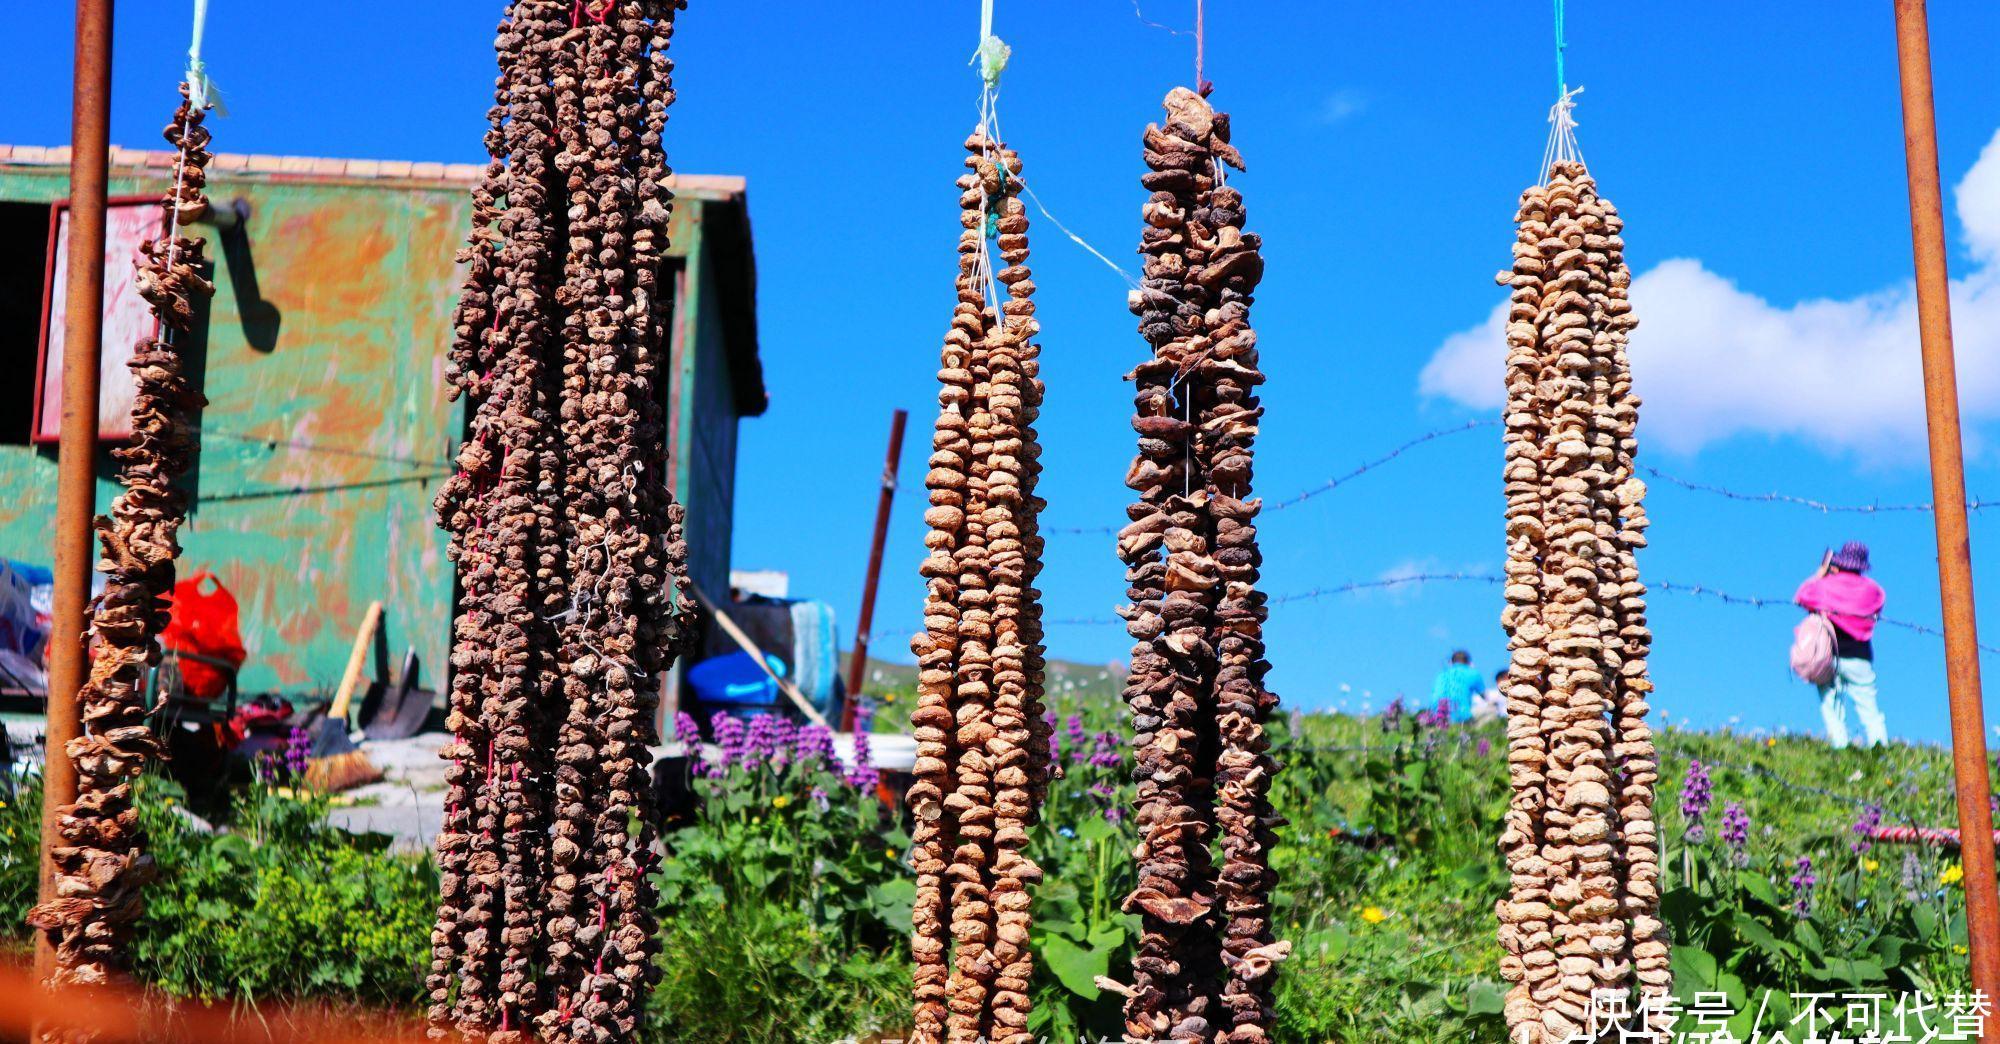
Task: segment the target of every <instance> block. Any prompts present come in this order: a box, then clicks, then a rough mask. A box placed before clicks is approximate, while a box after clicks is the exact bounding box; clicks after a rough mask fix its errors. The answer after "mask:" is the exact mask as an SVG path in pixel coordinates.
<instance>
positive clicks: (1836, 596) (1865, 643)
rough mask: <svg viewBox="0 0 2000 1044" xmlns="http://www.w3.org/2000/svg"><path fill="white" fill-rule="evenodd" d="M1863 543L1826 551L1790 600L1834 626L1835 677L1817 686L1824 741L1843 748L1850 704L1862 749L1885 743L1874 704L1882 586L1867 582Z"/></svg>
mask: <svg viewBox="0 0 2000 1044" xmlns="http://www.w3.org/2000/svg"><path fill="white" fill-rule="evenodd" d="M1867 572H1868V545H1867V544H1864V543H1861V542H1860V541H1858V540H1851V541H1849V542H1847V543H1846V544H1844V545H1842V546H1841V549H1840V550H1839V551H1837V552H1836V551H1829V552H1827V555H1826V557H1825V558H1824V559H1822V560H1821V561H1820V564H1819V571H1818V572H1816V573H1814V574H1813V575H1812V576H1811V577H1810V578H1809V579H1807V580H1806V582H1805V583H1803V584H1801V585H1799V593H1798V594H1796V595H1793V596H1792V601H1794V602H1797V603H1798V604H1800V605H1802V606H1804V607H1805V608H1806V609H1808V610H1810V611H1812V612H1816V613H1825V614H1826V617H1827V619H1828V620H1831V621H1832V622H1833V637H1834V643H1835V644H1834V655H1835V657H1836V659H1835V661H1834V673H1833V678H1832V680H1830V681H1828V682H1827V683H1826V684H1824V685H1821V686H1820V687H1819V713H1820V717H1821V718H1823V719H1825V720H1826V738H1827V739H1828V740H1830V741H1831V742H1832V743H1833V745H1834V746H1835V747H1845V746H1847V708H1846V706H1845V704H1846V703H1852V704H1854V716H1855V717H1856V718H1858V719H1860V721H1861V731H1862V734H1863V743H1862V745H1863V746H1868V747H1875V746H1880V745H1882V744H1884V743H1887V742H1889V733H1888V729H1887V727H1886V726H1885V725H1884V724H1883V721H1882V710H1881V708H1879V707H1877V706H1876V704H1875V645H1874V638H1875V622H1876V621H1877V620H1879V619H1880V618H1881V616H1882V603H1883V601H1884V599H1885V597H1886V596H1885V595H1884V594H1883V593H1882V585H1881V584H1878V583H1876V582H1875V581H1873V580H1870V579H1868V577H1867V576H1866V575H1864V574H1866V573H1867Z"/></svg>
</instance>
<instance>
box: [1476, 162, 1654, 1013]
mask: <svg viewBox="0 0 2000 1044" xmlns="http://www.w3.org/2000/svg"><path fill="white" fill-rule="evenodd" d="M1516 221H1517V223H1518V234H1517V236H1516V241H1515V245H1514V264H1513V267H1512V269H1511V270H1510V271H1507V272H1503V273H1501V275H1500V277H1499V280H1500V282H1502V283H1503V284H1506V285H1508V286H1510V287H1512V296H1511V303H1510V305H1509V309H1508V316H1507V327H1506V336H1507V352H1508V354H1507V377H1506V381H1507V407H1506V417H1505V425H1506V436H1505V441H1506V453H1505V461H1506V463H1505V469H1506V470H1505V474H1504V479H1505V486H1504V489H1505V494H1506V498H1507V509H1506V529H1507V566H1506V581H1507V583H1506V588H1505V597H1506V603H1507V604H1506V608H1505V609H1504V610H1503V612H1502V623H1503V624H1504V626H1505V628H1506V630H1507V634H1508V642H1509V649H1510V651H1511V660H1510V664H1509V668H1508V677H1507V682H1506V685H1505V695H1506V697H1507V709H1508V725H1507V728H1508V766H1509V772H1510V775H1511V782H1512V785H1513V791H1514V796H1513V799H1512V802H1511V803H1510V805H1509V808H1508V811H1507V814H1506V819H1505V825H1504V829H1503V832H1502V834H1501V839H1500V840H1501V848H1502V850H1503V852H1504V853H1505V856H1506V859H1507V863H1508V870H1509V872H1510V875H1511V883H1510V888H1509V894H1508V896H1507V898H1505V899H1503V900H1502V901H1501V902H1500V904H1499V907H1498V915H1499V921H1500V928H1499V937H1500V942H1501V946H1502V948H1503V950H1504V951H1505V952H1504V956H1503V958H1502V963H1501V970H1502V972H1503V973H1504V974H1505V976H1506V978H1507V980H1508V981H1509V982H1510V983H1512V984H1513V985H1512V987H1511V989H1510V991H1509V993H1508V996H1507V1000H1506V1005H1505V1008H1506V1016H1507V1021H1508V1025H1509V1032H1510V1037H1509V1039H1510V1040H1514V1041H1518V1042H1521V1044H1538V1042H1554V1041H1560V1040H1567V1039H1572V1037H1573V1036H1574V1035H1576V1034H1578V1033H1581V1032H1583V1031H1584V1030H1585V1028H1586V1027H1587V1025H1588V1023H1589V1014H1588V1013H1589V1011H1590V1008H1591V997H1592V994H1593V993H1595V992H1597V991H1600V990H1612V991H1621V992H1622V991H1636V992H1637V993H1638V994H1639V995H1640V996H1641V997H1646V996H1664V995H1665V994H1666V993H1667V992H1668V991H1669V989H1670V987H1671V974H1670V972H1669V970H1668V966H1667V962H1668V950H1667V939H1666V930H1665V927H1664V926H1663V925H1662V924H1661V922H1660V920H1659V845H1658V839H1657V832H1656V828H1655V825H1654V817H1653V785H1654V783H1655V781H1656V780H1657V778H1658V764H1657V756H1656V754H1655V751H1654V747H1653V742H1652V732H1651V730H1650V728H1649V727H1648V726H1647V724H1646V713H1647V709H1648V707H1647V702H1646V699H1647V694H1648V693H1649V692H1651V690H1652V683H1651V681H1650V679H1649V678H1648V676H1647V672H1646V655H1647V651H1648V649H1649V647H1650V645H1651V638H1652V635H1651V632H1650V631H1648V630H1647V628H1646V601H1645V595H1646V588H1645V586H1644V585H1643V584H1642V583H1641V582H1640V580H1639V570H1638V566H1637V562H1636V558H1635V552H1636V550H1637V549H1638V548H1640V547H1643V546H1645V529H1646V524H1647V523H1646V515H1645V507H1644V498H1645V492H1646V490H1645V484H1644V483H1643V482H1641V481H1640V480H1639V479H1638V477H1637V476H1636V475H1635V473H1634V465H1633V458H1634V454H1635V453H1636V451H1637V441H1636V438H1635V434H1634V431H1635V425H1636V422H1637V419H1638V407H1639V400H1638V397H1637V396H1635V395H1633V394H1632V377H1631V368H1630V364H1629V360H1628V359H1627V356H1626V342H1627V339H1628V337H1629V336H1630V332H1631V330H1632V328H1633V326H1635V325H1636V323H1637V320H1636V319H1635V318H1634V316H1633V315H1632V312H1631V304H1630V301H1629V299H1628V291H1629V289H1630V286H1631V281H1632V279H1631V272H1630V270H1629V269H1628V268H1627V267H1626V265H1625V259H1624V240H1623V238H1622V236H1621V232H1622V230H1623V222H1622V221H1621V220H1620V218H1619V216H1618V211H1617V209H1616V208H1615V207H1613V206H1612V205H1611V204H1610V203H1609V202H1608V201H1606V200H1604V199H1603V198H1601V197H1600V196H1598V194H1597V186H1596V182H1595V181H1594V180H1593V179H1592V178H1591V177H1590V175H1589V173H1588V172H1587V171H1586V170H1585V169H1584V166H1583V164H1582V163H1580V162H1576V161H1573V160H1569V159H1562V160H1559V161H1558V162H1556V163H1554V164H1553V165H1552V166H1551V167H1550V169H1549V172H1548V177H1547V179H1546V180H1545V182H1544V183H1543V184H1540V185H1536V186H1534V187H1532V188H1530V189H1528V190H1527V191H1526V192H1524V193H1523V194H1522V196H1521V206H1520V210H1519V212H1518V214H1517V217H1516Z"/></svg>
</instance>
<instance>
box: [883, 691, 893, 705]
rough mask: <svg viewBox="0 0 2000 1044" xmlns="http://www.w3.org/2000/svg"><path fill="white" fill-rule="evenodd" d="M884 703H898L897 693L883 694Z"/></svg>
mask: <svg viewBox="0 0 2000 1044" xmlns="http://www.w3.org/2000/svg"><path fill="white" fill-rule="evenodd" d="M882 702H883V703H894V702H896V694H895V693H893V692H885V693H883V694H882Z"/></svg>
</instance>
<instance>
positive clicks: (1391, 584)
mask: <svg viewBox="0 0 2000 1044" xmlns="http://www.w3.org/2000/svg"><path fill="white" fill-rule="evenodd" d="M1500 426H1501V421H1500V420H1499V419H1497V418H1481V419H1474V420H1470V421H1466V422H1465V423H1462V424H1454V425H1450V426H1448V427H1443V428H1437V429H1433V430H1431V431H1426V432H1423V433H1421V434H1419V435H1416V436H1413V437H1411V438H1408V439H1405V440H1404V441H1402V442H1401V443H1398V444H1397V445H1395V446H1394V447H1392V448H1390V449H1388V450H1386V451H1384V452H1382V453H1380V454H1378V455H1376V456H1374V457H1371V458H1369V459H1367V460H1365V461H1363V462H1362V463H1360V464H1357V465H1355V466H1354V467H1353V468H1351V469H1349V470H1348V471H1346V472H1343V473H1341V474H1339V475H1336V476H1334V477H1332V478H1329V479H1327V480H1326V481H1325V482H1323V483H1321V484H1319V485H1316V486H1312V487H1310V488H1307V489H1304V490H1301V491H1300V492H1298V493H1296V494H1294V495H1292V496H1290V497H1287V498H1285V499H1283V500H1280V501H1275V502H1273V503H1270V504H1268V505H1266V506H1265V508H1264V511H1265V513H1266V514H1268V513H1270V512H1275V511H1283V510H1286V509H1288V508H1292V507H1296V506H1298V505H1300V504H1303V503H1305V502H1307V501H1310V500H1313V499H1316V498H1318V497H1321V496H1323V495H1325V494H1327V493H1331V492H1333V491H1335V490H1337V489H1342V488H1345V487H1346V486H1347V485H1349V484H1351V483H1352V482H1354V480H1356V479H1358V478H1360V477H1361V476H1363V475H1366V474H1368V473H1369V472H1372V471H1375V470H1378V469H1380V468H1384V467H1388V466H1389V465H1391V464H1394V463H1396V462H1397V461H1400V460H1406V459H1409V458H1408V457H1406V456H1405V454H1408V453H1409V452H1410V451H1411V450H1414V449H1416V448H1418V447H1420V446H1423V445H1425V444H1428V443H1431V442H1436V441H1439V440H1441V439H1447V438H1450V437H1451V436H1453V435H1460V434H1464V433H1467V432H1472V431H1479V430H1483V429H1487V428H1498V427H1500ZM1641 470H1643V471H1644V472H1645V473H1646V474H1647V475H1648V476H1650V477H1651V478H1653V479H1656V480H1659V481H1662V482H1665V483H1668V484H1670V485H1673V486H1677V487H1679V488H1681V489H1684V490H1688V491H1690V492H1698V493H1705V494H1709V495H1713V496H1719V497H1723V498H1726V499H1729V500H1736V501H1741V502H1746V503H1758V504H1775V505H1787V506H1792V507H1799V508H1804V509H1807V510H1812V511H1817V512H1820V513H1821V514H1837V513H1838V514H1889V513H1916V512H1929V511H1931V510H1932V505H1931V504H1929V503H1914V502H1913V503H1892V504H1880V503H1874V504H1837V503H1832V502H1828V501H1822V500H1816V499H1812V498H1809V497H1801V496H1794V495H1791V494H1786V493H1776V492H1772V493H1747V492H1743V491H1741V490H1736V489H1731V488H1728V487H1725V486H1718V485H1713V484H1710V483H1704V482H1694V481H1692V480H1689V479H1685V478H1681V477H1678V476H1676V475H1672V474H1669V473H1667V472H1664V471H1661V470H1660V469H1658V468H1655V467H1651V466H1644V465H1642V466H1641ZM1966 507H1967V509H1968V510H1972V511H1979V510H1983V509H1987V508H1994V507H2000V501H1986V500H1979V499H1973V500H1970V501H1968V502H1967V503H1966ZM1118 529H1119V527H1117V526H1108V525H1106V526H1051V527H1045V528H1044V529H1043V530H1042V532H1043V533H1044V534H1050V535H1112V534H1115V533H1117V532H1118ZM1504 582H1505V577H1502V576H1499V575H1497V574H1493V573H1474V572H1418V573H1406V574H1395V575H1387V576H1382V577H1377V578H1374V579H1369V580H1350V581H1346V582H1343V583H1336V584H1326V585H1321V586H1317V587H1312V588H1308V589H1305V590H1302V591H1293V592H1289V593H1286V594H1281V595H1275V596H1272V597H1271V598H1270V599H1269V602H1268V604H1270V605H1273V606H1279V605H1286V604H1289V603H1297V602H1314V601H1319V600H1321V599H1324V598H1331V597H1334V596H1336V595H1344V594H1355V593H1360V592H1366V591H1374V590H1383V589H1389V588H1397V587H1403V586H1407V585H1411V584H1430V583H1483V584H1489V585H1498V584H1501V583H1504ZM1648 587H1649V589H1651V590H1653V591H1656V592H1659V593H1662V594H1672V595H1679V596H1684V597H1687V598H1691V599H1709V600H1713V601H1717V602H1721V603H1723V604H1726V605H1732V606H1739V607H1744V608H1750V609H1758V610H1762V609H1770V608H1791V607H1793V602H1792V600H1791V599H1790V598H1780V597H1766V596H1760V595H1741V594H1735V593H1732V592H1729V591H1725V590H1722V589H1720V588H1717V587H1714V586H1712V585H1708V584H1699V583H1680V582H1676V581H1672V580H1665V581H1654V582H1652V583H1650V584H1648ZM1123 622H1124V621H1123V619H1122V618H1121V617H1118V616H1115V615H1098V616H1069V617H1055V618H1051V619H1048V620H1045V621H1044V625H1045V626H1049V627H1103V626H1111V625H1116V624H1122V623H1123ZM1876 622H1877V623H1878V624H1880V625H1881V626H1884V627H1893V628H1897V629H1899V630H1904V631H1909V632H1912V633H1915V634H1922V635H1928V636H1931V637H1935V638H1942V637H1944V631H1943V629H1941V628H1939V627H1935V626H1932V625H1930V624H1923V623H1917V622H1915V621H1911V620H1901V619H1896V618H1893V617H1881V618H1879V619H1878V620H1877V621H1876ZM913 633H915V632H911V631H899V632H887V633H873V634H870V635H869V640H870V642H875V641H878V640H880V641H892V640H899V639H906V638H908V637H909V636H910V635H911V634H913ZM1979 648H1980V650H1981V651H1982V652H1988V653H2000V647H1996V646H1994V645H1990V644H1987V643H1983V642H1982V643H1980V645H1979Z"/></svg>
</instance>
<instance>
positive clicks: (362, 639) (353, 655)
mask: <svg viewBox="0 0 2000 1044" xmlns="http://www.w3.org/2000/svg"><path fill="white" fill-rule="evenodd" d="M381 622H382V603H381V602H370V603H368V614H367V615H366V616H363V617H362V618H361V629H360V630H359V631H356V632H354V651H353V652H350V653H348V654H347V670H346V671H345V672H343V673H342V674H341V676H340V690H339V691H338V692H335V693H334V694H333V706H331V707H329V708H327V711H326V716H327V717H328V718H331V719H333V720H335V721H346V720H347V704H348V702H349V701H351V700H352V699H353V698H354V686H355V684H356V683H357V682H359V681H360V680H361V665H362V664H364V663H366V662H368V646H369V643H371V642H373V641H374V640H375V628H376V627H377V626H378V625H379V624H381Z"/></svg>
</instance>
